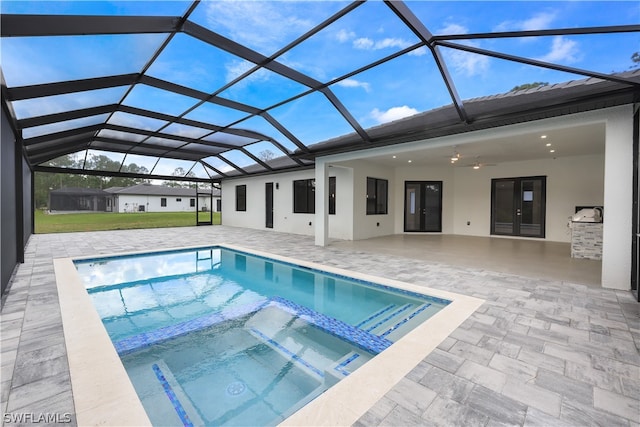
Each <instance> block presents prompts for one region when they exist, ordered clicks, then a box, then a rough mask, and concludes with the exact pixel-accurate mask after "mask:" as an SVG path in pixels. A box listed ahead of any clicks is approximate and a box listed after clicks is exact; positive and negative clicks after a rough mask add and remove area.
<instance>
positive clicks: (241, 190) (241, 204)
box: [236, 185, 247, 211]
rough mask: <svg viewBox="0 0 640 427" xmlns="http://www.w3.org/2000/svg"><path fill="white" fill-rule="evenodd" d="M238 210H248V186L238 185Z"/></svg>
mask: <svg viewBox="0 0 640 427" xmlns="http://www.w3.org/2000/svg"><path fill="white" fill-rule="evenodd" d="M236 210H237V211H246V210H247V186H246V185H236Z"/></svg>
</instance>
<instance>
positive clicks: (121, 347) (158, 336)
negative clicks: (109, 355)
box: [114, 300, 269, 356]
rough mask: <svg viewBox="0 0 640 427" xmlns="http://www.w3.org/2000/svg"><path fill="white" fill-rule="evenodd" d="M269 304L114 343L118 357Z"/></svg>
mask: <svg viewBox="0 0 640 427" xmlns="http://www.w3.org/2000/svg"><path fill="white" fill-rule="evenodd" d="M268 303H269V300H263V301H259V302H256V303H252V304H248V305H243V306H241V307H237V308H233V309H229V310H226V311H223V312H222V313H212V314H208V315H206V316H201V317H198V318H195V319H192V320H187V321H186V322H182V323H178V324H176V325H170V326H166V327H164V328H159V329H155V330H153V331H149V332H143V333H141V334H138V335H134V336H132V337H128V338H124V339H121V340H120V341H116V342H115V343H114V346H115V348H116V351H117V352H118V355H120V356H124V355H125V354H129V353H132V352H134V351H137V350H140V349H142V348H144V347H149V346H151V345H153V344H156V343H158V342H161V341H166V340H168V339H171V338H177V337H179V336H182V335H186V334H188V333H190V332H195V331H199V330H201V329H205V328H208V327H210V326H213V325H216V324H218V323H221V322H224V321H227V320H232V319H237V318H239V317H242V316H246V315H248V314H251V313H254V312H256V311H258V310H260V309H262V308H263V307H265V306H266V305H267V304H268Z"/></svg>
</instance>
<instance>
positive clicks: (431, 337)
mask: <svg viewBox="0 0 640 427" xmlns="http://www.w3.org/2000/svg"><path fill="white" fill-rule="evenodd" d="M211 246H217V247H222V248H228V249H234V250H238V251H242V252H246V253H249V254H254V255H258V256H262V257H266V258H271V259H274V260H277V261H283V262H287V263H291V264H296V265H300V266H303V267H308V268H312V269H317V270H321V271H326V272H328V273H333V274H338V275H341V276H347V277H352V278H354V279H359V280H364V281H368V282H373V283H378V284H381V285H387V286H391V287H394V288H398V289H404V290H407V291H411V292H417V293H421V294H426V295H430V296H433V297H437V298H444V299H447V300H450V301H451V303H450V304H449V305H447V306H446V307H445V308H443V309H442V310H440V311H439V312H438V313H436V314H435V315H433V316H432V317H431V318H429V319H428V320H427V321H425V322H423V323H422V324H420V325H419V326H417V327H416V328H415V329H413V330H412V331H411V332H409V333H408V334H406V335H405V336H404V337H402V338H401V339H400V340H399V341H398V342H396V343H394V344H393V345H392V346H390V347H389V348H388V349H386V350H385V351H383V352H382V353H380V354H378V355H377V356H376V357H374V358H373V359H371V360H370V361H369V362H367V363H366V364H364V365H363V366H362V367H360V368H358V370H357V371H355V372H354V373H352V374H351V375H349V376H348V377H346V378H344V379H343V380H342V381H340V382H339V383H337V384H336V385H334V386H333V387H331V388H330V389H329V390H327V391H326V392H324V393H323V394H322V395H320V396H319V397H317V398H316V399H314V400H313V401H311V402H310V403H309V404H307V405H306V406H304V407H303V408H301V409H300V410H298V411H297V412H295V413H294V414H293V415H291V416H290V417H289V418H287V419H286V420H285V421H284V422H282V423H281V424H280V425H282V426H343V425H344V426H347V425H352V424H353V423H355V422H356V421H357V420H358V419H359V418H360V417H361V416H362V415H364V414H365V413H366V412H367V411H368V410H369V409H370V408H371V407H372V406H374V405H375V403H376V402H377V401H378V400H379V399H380V398H381V397H383V396H384V395H385V394H386V393H387V392H388V391H389V390H391V388H392V387H393V386H394V385H395V384H397V383H398V382H399V381H400V380H401V379H402V378H403V377H404V376H405V375H407V374H408V373H409V372H410V371H411V370H412V369H413V368H414V367H415V366H417V365H418V364H419V363H420V362H421V361H422V360H423V359H424V358H425V357H426V356H427V355H428V354H429V353H431V351H433V350H434V349H435V348H436V347H437V346H438V345H439V344H440V343H441V342H442V341H443V340H444V339H445V338H446V337H447V336H449V334H451V333H452V332H453V331H454V330H455V329H456V328H457V327H458V326H460V324H462V322H464V321H465V320H466V319H467V318H468V317H469V316H470V315H471V314H472V313H473V312H474V311H475V310H476V309H477V308H478V307H480V305H482V303H483V302H484V300H482V299H479V298H474V297H470V296H466V295H461V294H455V293H452V292H446V291H441V290H437V289H433V288H428V287H425V286H417V285H413V284H410V283H404V282H400V281H397V280H391V279H386V278H381V277H377V276H371V275H367V274H362V273H357V272H352V271H349V270H344V269H340V268H335V267H329V266H325V265H322V264H317V263H312V262H307V261H302V260H297V259H293V258H288V257H283V256H278V255H274V254H271V253H267V252H261V251H255V250H250V249H247V248H243V247H240V246H237V245H229V244H212V245H211ZM202 247H203V246H202V245H199V246H193V247H181V248H170V249H163V250H162V251H161V252H166V251H173V250H189V249H197V248H202ZM207 247H209V246H207ZM151 252H154V251H151ZM143 253H150V251H141V252H127V253H118V254H112V255H99V256H95V255H94V256H87V257H82V258H79V257H76V258H58V259H54V269H55V274H56V284H57V287H58V298H59V300H60V310H61V313H62V324H63V329H64V336H65V342H66V347H67V358H68V360H69V372H70V376H71V388H72V392H73V401H74V404H75V409H76V417H77V419H76V421H77V423H78V425H82V426H94V425H102V426H105V425H106V426H150V425H151V422H150V421H149V417H148V416H147V414H146V412H145V410H144V408H143V406H142V402H141V401H140V399H139V398H138V395H137V394H136V391H135V389H134V388H133V385H132V384H131V381H130V380H129V376H128V375H127V372H126V371H125V369H124V366H123V365H122V362H121V361H120V357H119V356H118V354H117V352H116V350H115V348H114V346H113V343H112V342H111V339H110V338H109V335H108V334H107V331H106V329H105V328H104V326H103V324H102V321H101V319H100V317H99V316H98V313H97V311H96V309H95V308H94V307H93V303H92V302H91V299H90V298H89V294H88V293H87V291H86V289H85V286H84V284H83V283H82V280H81V279H80V276H79V274H78V272H77V270H76V268H75V266H74V264H73V261H75V260H82V259H94V258H97V257H99V258H107V257H110V256H127V255H136V254H143Z"/></svg>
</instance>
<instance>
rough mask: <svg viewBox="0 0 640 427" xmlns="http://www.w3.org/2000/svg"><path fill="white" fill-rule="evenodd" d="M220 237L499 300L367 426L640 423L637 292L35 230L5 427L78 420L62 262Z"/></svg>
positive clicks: (383, 261) (10, 317)
mask: <svg viewBox="0 0 640 427" xmlns="http://www.w3.org/2000/svg"><path fill="white" fill-rule="evenodd" d="M216 243H232V244H236V245H240V246H245V247H247V248H253V249H257V250H262V251H267V252H271V253H274V254H279V255H283V256H288V257H292V258H298V259H304V260H308V261H312V262H317V263H322V264H325V265H331V266H335V267H339V268H344V269H348V270H353V271H359V272H363V273H367V274H371V275H377V276H382V277H387V278H392V279H396V280H401V281H405V282H410V283H414V284H417V285H423V286H429V287H433V288H438V289H443V290H447V291H452V292H457V293H461V294H466V295H471V296H475V297H479V298H483V299H485V300H486V302H485V303H484V305H483V306H482V307H481V308H480V309H479V310H478V311H477V312H476V313H475V314H473V315H472V316H471V317H470V318H469V319H468V320H467V321H466V322H465V323H463V324H462V325H461V326H460V327H459V328H458V329H457V330H456V331H455V332H454V333H453V334H451V335H450V336H449V338H447V339H446V340H445V341H444V342H442V343H441V344H440V346H439V347H438V348H437V349H436V350H435V351H434V352H432V353H431V354H430V355H429V356H428V357H426V358H425V359H424V360H423V361H422V362H421V363H420V364H419V365H418V366H417V367H416V368H414V369H413V370H412V371H411V372H410V373H409V374H408V375H407V376H406V377H405V378H404V379H403V380H402V381H401V382H400V383H398V384H397V385H396V386H395V387H394V388H393V389H392V390H391V391H390V392H388V393H387V394H386V396H384V397H383V398H382V399H381V400H380V401H379V402H378V403H377V404H376V405H375V406H374V407H373V408H371V409H370V410H369V411H368V412H367V413H366V414H364V415H363V416H362V418H361V419H360V420H359V421H358V423H357V424H358V425H362V426H372V425H394V426H398V425H435V426H450V425H478V426H494V425H526V426H555V425H559V426H567V425H572V426H585V425H589V426H592V425H601V426H630V427H631V426H636V427H637V426H639V425H640V424H638V423H640V400H639V399H640V353H639V351H638V349H639V348H640V304H638V303H637V302H635V301H634V299H633V297H632V295H631V294H630V293H629V292H625V291H612V290H605V289H601V288H599V287H595V286H593V285H585V284H581V283H573V282H569V281H562V280H554V279H547V278H532V277H527V276H521V275H514V274H510V273H508V272H502V271H492V270H490V269H486V268H480V267H477V266H476V267H471V266H469V267H464V266H460V265H451V264H446V263H444V262H437V261H428V262H426V261H424V260H420V259H416V258H412V257H407V256H402V255H401V254H400V255H398V254H389V253H386V254H385V253H380V252H375V251H374V250H367V251H364V250H358V249H357V248H350V247H349V245H344V244H340V243H336V244H334V245H331V246H329V247H326V248H321V247H316V246H314V244H313V238H311V237H305V236H297V235H291V234H281V233H273V232H263V231H256V230H245V229H237V228H230V227H224V226H215V227H188V228H172V229H155V230H132V231H113V232H91V233H70V234H55V235H54V234H49V235H35V236H32V237H31V239H30V241H29V244H28V246H27V253H26V260H25V263H24V264H22V265H20V266H19V268H18V269H17V271H16V274H15V277H14V279H13V280H12V283H11V287H10V290H9V292H8V294H7V295H6V298H5V301H3V306H2V312H1V326H0V333H1V344H2V354H1V363H2V367H1V372H0V373H1V375H0V379H1V391H2V397H1V401H2V403H1V404H2V412H3V423H5V424H7V425H13V424H26V425H29V424H34V422H33V421H43V420H42V417H43V416H48V417H52V416H53V417H54V418H51V419H49V420H48V421H54V422H53V424H56V423H55V421H59V424H61V425H69V423H65V421H67V419H70V420H71V423H70V424H71V425H74V424H75V414H74V406H73V397H72V390H71V383H70V378H69V368H68V363H67V356H66V347H65V343H64V333H63V330H62V323H61V317H60V308H59V304H58V297H57V290H56V283H55V277H54V273H53V263H52V260H53V259H54V258H58V257H74V256H87V255H100V254H113V253H121V252H127V251H140V250H158V249H162V248H174V247H180V246H193V245H200V244H202V245H208V244H216ZM541 277H544V275H541ZM96 369H100V368H99V367H96ZM19 417H23V418H22V420H21V422H19V421H18V418H19ZM38 417H40V419H38ZM55 417H57V418H55ZM12 421H18V422H12ZM47 424H51V422H49V423H47ZM39 425H42V423H39Z"/></svg>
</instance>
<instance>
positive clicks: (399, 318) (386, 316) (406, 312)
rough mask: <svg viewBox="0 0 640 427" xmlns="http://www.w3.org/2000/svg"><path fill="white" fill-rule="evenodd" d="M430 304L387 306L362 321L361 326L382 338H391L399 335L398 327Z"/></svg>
mask: <svg viewBox="0 0 640 427" xmlns="http://www.w3.org/2000/svg"><path fill="white" fill-rule="evenodd" d="M430 306H431V303H424V304H421V305H419V306H417V307H416V306H415V305H413V304H404V305H399V306H393V307H391V306H387V307H385V308H384V309H382V310H380V311H378V312H376V313H374V314H373V315H371V316H370V317H369V318H367V319H365V320H366V321H363V322H361V323H362V325H361V326H360V328H362V329H364V330H365V331H367V332H370V333H372V334H375V335H377V336H379V337H381V338H386V339H391V338H394V337H395V336H397V335H398V333H397V332H396V331H397V330H398V328H400V327H401V326H403V325H405V324H406V323H408V322H409V321H411V320H412V319H414V318H415V317H416V316H418V315H420V314H421V313H423V312H424V311H425V310H427V309H428V308H429V307H430Z"/></svg>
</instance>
